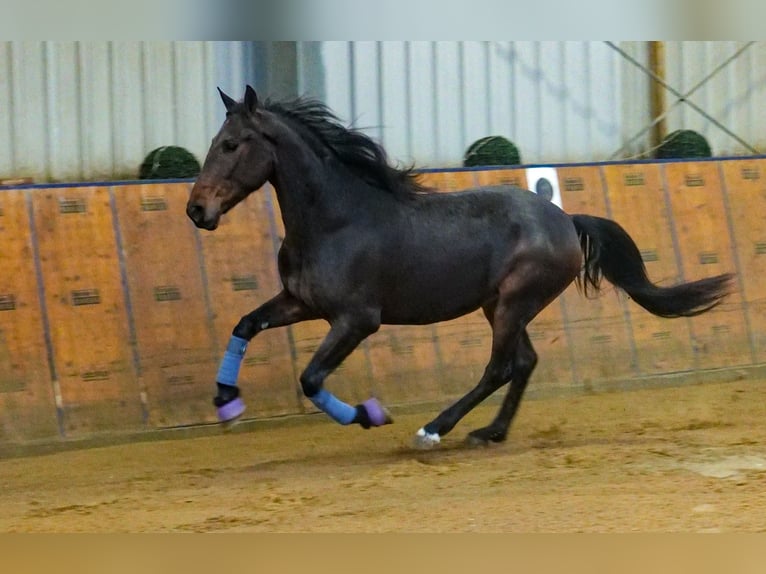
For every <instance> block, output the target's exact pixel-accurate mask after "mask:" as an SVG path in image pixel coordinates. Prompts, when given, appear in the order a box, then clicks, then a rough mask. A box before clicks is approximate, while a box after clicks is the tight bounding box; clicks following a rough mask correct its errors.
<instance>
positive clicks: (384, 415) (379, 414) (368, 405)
mask: <svg viewBox="0 0 766 574" xmlns="http://www.w3.org/2000/svg"><path fill="white" fill-rule="evenodd" d="M362 406H363V407H364V410H365V411H367V417H368V418H369V419H370V426H373V427H382V426H383V425H390V424H391V423H392V422H394V419H393V418H391V413H390V412H388V409H387V408H386V407H384V406H383V405H381V404H380V401H378V399H376V398H372V399H367V400H366V401H364V402H363V403H362Z"/></svg>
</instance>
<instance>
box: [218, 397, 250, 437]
mask: <svg viewBox="0 0 766 574" xmlns="http://www.w3.org/2000/svg"><path fill="white" fill-rule="evenodd" d="M244 412H245V402H244V401H243V400H242V399H240V398H236V399H234V400H233V401H229V402H228V403H226V404H225V405H221V406H220V407H218V421H219V422H220V423H221V424H222V425H223V429H224V430H230V429H231V427H233V426H234V424H235V423H236V422H237V419H239V417H241V416H242V413H244Z"/></svg>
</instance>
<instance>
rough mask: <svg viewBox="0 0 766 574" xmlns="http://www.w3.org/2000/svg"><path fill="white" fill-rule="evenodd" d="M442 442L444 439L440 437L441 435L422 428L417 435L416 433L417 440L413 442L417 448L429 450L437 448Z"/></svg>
mask: <svg viewBox="0 0 766 574" xmlns="http://www.w3.org/2000/svg"><path fill="white" fill-rule="evenodd" d="M441 440H442V439H441V437H440V436H439V433H435V432H426V429H424V428H421V429H420V430H419V431H418V432H417V433H415V439H414V440H413V443H414V445H415V448H419V449H429V448H433V447H435V446H436V445H437V444H439V443H440V442H441Z"/></svg>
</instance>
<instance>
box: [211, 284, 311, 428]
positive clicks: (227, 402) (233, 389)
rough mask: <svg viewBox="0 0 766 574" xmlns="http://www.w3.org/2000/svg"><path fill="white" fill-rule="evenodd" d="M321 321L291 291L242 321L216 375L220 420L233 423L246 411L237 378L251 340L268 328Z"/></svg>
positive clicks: (217, 405) (282, 294)
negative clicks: (315, 320)
mask: <svg viewBox="0 0 766 574" xmlns="http://www.w3.org/2000/svg"><path fill="white" fill-rule="evenodd" d="M317 318H318V316H317V314H316V313H315V312H314V311H312V310H311V309H309V308H308V307H306V305H304V304H303V303H302V302H301V301H299V300H298V299H296V298H295V297H293V296H292V295H290V294H289V293H288V292H287V291H282V292H281V293H279V294H278V295H277V296H276V297H274V298H273V299H270V300H269V301H266V303H264V304H263V305H261V306H260V307H258V308H257V309H256V310H255V311H252V312H250V313H248V314H247V315H245V316H244V317H242V318H241V319H240V320H239V323H237V326H236V327H234V331H233V332H232V335H231V338H230V339H229V343H228V345H226V352H225V353H224V355H223V359H222V360H221V365H220V367H219V368H218V374H217V375H216V386H217V388H218V392H217V394H216V396H215V398H214V399H213V404H214V405H215V406H216V407H217V409H218V420H220V421H221V422H223V423H231V422H233V421H234V420H235V419H236V418H238V417H239V416H240V415H241V414H242V413H243V412H244V411H245V403H244V402H243V401H242V399H241V398H240V397H239V388H238V387H237V378H238V376H239V368H240V365H241V364H242V359H243V357H244V356H245V351H246V350H247V344H248V343H249V342H250V340H251V339H252V338H253V337H255V336H256V335H257V334H258V333H260V332H261V331H264V330H266V329H273V328H274V327H284V326H286V325H292V324H293V323H299V322H301V321H308V320H311V319H317Z"/></svg>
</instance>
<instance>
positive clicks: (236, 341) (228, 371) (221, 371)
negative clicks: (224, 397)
mask: <svg viewBox="0 0 766 574" xmlns="http://www.w3.org/2000/svg"><path fill="white" fill-rule="evenodd" d="M246 349H247V340H246V339H242V338H241V337H236V336H234V335H232V336H231V339H229V344H228V345H227V346H226V352H225V353H224V354H223V360H222V361H221V366H220V367H218V375H216V378H215V380H216V382H218V383H221V384H222V385H231V386H232V387H234V386H236V385H237V377H238V376H239V366H240V365H241V364H242V357H244V356H245V350H246Z"/></svg>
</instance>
